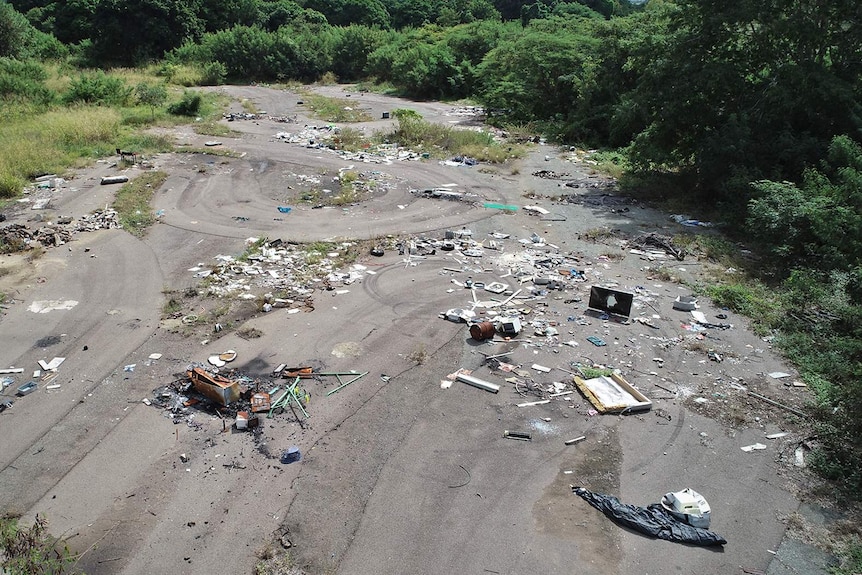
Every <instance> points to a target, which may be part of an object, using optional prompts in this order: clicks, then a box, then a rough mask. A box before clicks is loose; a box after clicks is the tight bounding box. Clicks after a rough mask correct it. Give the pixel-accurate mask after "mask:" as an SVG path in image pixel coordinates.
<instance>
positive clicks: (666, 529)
mask: <svg viewBox="0 0 862 575" xmlns="http://www.w3.org/2000/svg"><path fill="white" fill-rule="evenodd" d="M572 492H573V493H574V494H575V495H578V496H579V497H581V498H583V499H584V500H585V501H586V502H587V503H589V504H590V505H592V506H593V507H595V508H596V509H598V510H599V511H601V512H602V513H604V514H605V515H607V516H608V518H609V519H611V520H612V521H613V522H614V523H617V524H619V525H622V526H623V527H629V528H631V529H634V530H635V531H639V532H641V533H644V534H646V535H649V536H651V537H656V538H658V539H665V540H667V541H676V542H677V543H690V544H692V545H703V546H711V545H724V544H725V543H727V541H726V540H725V539H724V537H722V536H721V535H718V534H717V533H713V532H712V531H709V530H707V529H701V528H700V527H693V526H691V525H688V524H687V523H683V522H682V521H680V520H678V519H677V518H675V517H674V516H673V515H671V514H670V513H668V512H667V511H666V510H665V508H664V507H662V506H661V505H660V504H659V503H653V504H652V505H650V506H649V507H646V508H644V507H638V506H636V505H627V504H625V503H620V500H619V499H617V498H616V497H613V496H612V495H602V494H601V493H593V492H592V491H590V490H588V489H584V488H583V487H572Z"/></svg>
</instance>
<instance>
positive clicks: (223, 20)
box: [199, 0, 262, 32]
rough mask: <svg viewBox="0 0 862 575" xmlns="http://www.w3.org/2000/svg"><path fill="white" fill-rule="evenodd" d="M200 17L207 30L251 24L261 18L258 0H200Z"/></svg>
mask: <svg viewBox="0 0 862 575" xmlns="http://www.w3.org/2000/svg"><path fill="white" fill-rule="evenodd" d="M200 1H201V10H200V13H199V16H200V18H201V19H202V20H203V23H204V29H205V30H206V31H207V32H216V31H218V30H227V29H228V28H233V27H234V26H240V25H242V26H253V25H255V24H259V23H260V20H261V17H262V16H261V9H262V5H261V2H260V1H259V0H200Z"/></svg>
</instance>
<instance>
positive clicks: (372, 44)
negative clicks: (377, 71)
mask: <svg viewBox="0 0 862 575" xmlns="http://www.w3.org/2000/svg"><path fill="white" fill-rule="evenodd" d="M334 34H335V38H334V41H333V46H332V50H333V52H332V71H333V72H334V73H335V75H336V76H337V77H338V78H339V79H340V80H341V81H342V82H352V81H355V80H359V79H360V78H362V77H363V74H364V71H365V67H366V65H367V64H368V55H369V54H371V53H372V52H374V51H375V50H376V49H378V48H379V47H381V46H383V45H384V44H385V43H386V42H387V40H388V39H390V38H392V37H393V36H392V35H391V33H388V32H384V31H382V30H379V29H375V28H369V27H367V26H358V25H351V26H346V27H343V28H336V29H335V30H334Z"/></svg>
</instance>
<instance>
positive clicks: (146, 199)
mask: <svg viewBox="0 0 862 575" xmlns="http://www.w3.org/2000/svg"><path fill="white" fill-rule="evenodd" d="M166 179H168V175H167V174H166V173H165V172H147V173H146V174H143V175H140V176H138V177H137V178H135V179H134V180H132V181H131V182H129V183H127V184H125V185H124V186H123V187H122V188H120V189H119V190H118V191H117V195H116V197H115V198H114V203H113V204H112V205H111V207H112V208H113V209H115V210H117V213H118V214H119V217H120V223H121V224H122V225H123V228H124V229H125V230H126V231H128V232H129V233H130V234H132V235H134V236H137V237H143V236H144V234H146V232H147V228H149V226H151V225H152V224H153V223H154V222H155V221H156V220H155V216H153V210H152V207H151V206H150V200H152V197H153V194H155V193H156V191H157V190H158V189H159V188H160V187H161V185H162V184H163V183H165V180H166Z"/></svg>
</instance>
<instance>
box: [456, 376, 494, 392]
mask: <svg viewBox="0 0 862 575" xmlns="http://www.w3.org/2000/svg"><path fill="white" fill-rule="evenodd" d="M455 379H457V380H458V381H460V382H463V383H466V384H467V385H472V386H473V387H478V388H479V389H484V390H485V391H490V392H491V393H497V392H498V391H500V386H499V385H497V384H496V383H491V382H490V381H485V380H484V379H479V378H478V377H473V376H472V375H466V374H463V373H459V374H458V375H457V376H456V377H455Z"/></svg>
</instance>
